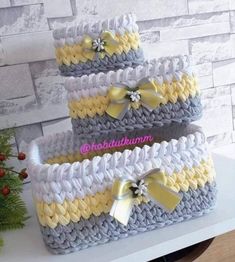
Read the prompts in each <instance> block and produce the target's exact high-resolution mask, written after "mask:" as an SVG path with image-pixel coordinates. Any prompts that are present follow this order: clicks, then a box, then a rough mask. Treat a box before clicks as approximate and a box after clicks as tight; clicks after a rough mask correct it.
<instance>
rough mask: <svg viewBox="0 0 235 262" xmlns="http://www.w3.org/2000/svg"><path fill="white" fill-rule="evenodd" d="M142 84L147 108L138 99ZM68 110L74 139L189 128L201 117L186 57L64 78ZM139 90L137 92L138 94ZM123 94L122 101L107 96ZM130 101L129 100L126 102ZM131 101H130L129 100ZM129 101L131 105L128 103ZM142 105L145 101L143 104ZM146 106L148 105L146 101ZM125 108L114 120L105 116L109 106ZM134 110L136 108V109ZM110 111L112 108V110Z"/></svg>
mask: <svg viewBox="0 0 235 262" xmlns="http://www.w3.org/2000/svg"><path fill="white" fill-rule="evenodd" d="M143 81H145V83H147V87H145V88H146V89H148V88H149V89H150V88H154V90H147V92H148V93H149V97H148V99H149V100H151V99H152V98H153V97H154V99H155V101H154V102H156V104H155V106H154V107H152V108H150V106H149V105H148V104H147V105H146V103H148V101H147V99H145V100H144V99H143V102H142V101H141V99H142V97H143V98H145V97H144V96H142V95H141V92H146V90H145V89H144V87H143V88H142V90H141V87H142V86H141V82H143ZM65 88H66V90H67V92H68V107H69V113H70V116H71V118H72V126H73V131H74V133H75V134H77V135H79V136H80V137H81V136H94V135H100V134H107V133H109V132H114V131H117V130H119V131H127V130H134V129H142V128H151V127H161V126H164V125H169V124H171V123H186V124H187V123H190V122H192V121H194V120H197V119H199V118H200V117H201V114H202V105H201V100H200V94H199V87H198V85H197V81H196V78H195V76H194V74H193V73H192V71H191V64H190V58H189V57H188V56H176V57H164V58H161V59H159V60H151V61H149V62H145V64H144V65H143V66H138V67H136V68H134V69H133V68H127V69H124V70H121V69H120V70H118V71H117V72H113V71H110V72H108V73H106V74H105V73H99V74H91V75H89V76H82V77H79V78H73V77H70V78H68V79H66V82H65ZM138 88H139V89H138ZM113 89H115V92H116V91H118V92H119V90H121V91H120V92H122V90H126V93H127V95H126V97H124V98H123V99H119V100H118V99H116V100H114V99H115V97H113V96H112V93H111V92H112V91H113ZM131 99H132V100H131ZM133 99H134V100H133ZM133 101H134V102H133ZM146 101H147V102H146ZM150 102H151V101H150ZM128 103H129V105H128V106H129V107H128V108H124V112H119V113H120V115H119V116H116V117H115V116H113V115H112V114H110V113H109V111H108V110H109V109H110V107H111V106H113V107H114V106H116V105H120V104H121V106H122V105H124V107H125V104H128ZM136 105H137V106H136ZM111 110H112V109H111Z"/></svg>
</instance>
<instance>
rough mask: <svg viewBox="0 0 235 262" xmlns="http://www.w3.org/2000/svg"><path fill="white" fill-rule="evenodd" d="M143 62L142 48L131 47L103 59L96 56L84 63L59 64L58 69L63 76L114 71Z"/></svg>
mask: <svg viewBox="0 0 235 262" xmlns="http://www.w3.org/2000/svg"><path fill="white" fill-rule="evenodd" d="M143 62H144V55H143V50H142V49H141V48H139V49H137V50H133V49H131V50H130V51H129V52H128V53H125V52H123V53H122V54H120V55H117V54H114V55H112V56H111V57H109V56H105V58H104V59H100V58H98V57H97V58H96V59H95V60H93V61H87V62H85V63H78V64H71V65H69V66H67V65H64V64H63V65H60V66H59V69H60V72H61V75H63V76H82V75H89V74H92V73H99V72H107V71H110V70H113V71H116V70H118V69H124V68H126V67H136V66H138V65H142V64H143Z"/></svg>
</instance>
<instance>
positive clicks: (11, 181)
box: [0, 130, 28, 247]
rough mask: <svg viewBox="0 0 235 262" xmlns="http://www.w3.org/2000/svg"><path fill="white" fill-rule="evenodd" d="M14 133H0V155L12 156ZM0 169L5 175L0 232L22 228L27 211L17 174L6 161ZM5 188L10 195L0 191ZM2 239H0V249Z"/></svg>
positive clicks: (0, 199)
mask: <svg viewBox="0 0 235 262" xmlns="http://www.w3.org/2000/svg"><path fill="white" fill-rule="evenodd" d="M13 134H14V132H13V131H12V130H7V131H4V132H2V133H0V153H1V154H4V155H5V156H7V158H8V156H11V155H12V147H11V144H10V141H11V138H12V136H13ZM0 168H2V169H3V170H4V171H5V175H4V176H3V177H0V232H1V231H6V230H12V229H18V228H22V227H23V226H24V224H25V221H26V220H27V219H28V216H27V209H26V206H25V203H24V201H23V200H22V199H21V195H20V193H21V192H22V190H23V183H22V180H21V179H20V177H19V175H18V173H17V172H16V171H14V169H13V168H12V167H8V166H7V164H6V161H0ZM5 186H7V187H8V188H9V190H10V193H9V194H7V195H4V194H3V193H2V189H3V188H4V187H5ZM2 245H3V239H2V238H1V237H0V247H1V246H2Z"/></svg>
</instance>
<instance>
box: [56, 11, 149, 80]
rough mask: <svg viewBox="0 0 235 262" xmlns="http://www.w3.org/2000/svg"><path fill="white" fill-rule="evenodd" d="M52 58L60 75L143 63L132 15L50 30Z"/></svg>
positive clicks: (83, 73)
mask: <svg viewBox="0 0 235 262" xmlns="http://www.w3.org/2000/svg"><path fill="white" fill-rule="evenodd" d="M53 36H54V39H55V48H56V59H57V63H58V64H59V69H60V72H61V74H62V75H64V76H81V75H85V74H87V75H89V74H91V73H98V72H101V71H109V70H117V69H119V68H125V67H128V66H131V67H135V66H137V65H139V64H142V63H143V60H144V57H143V52H142V49H141V48H140V37H139V33H138V26H137V24H136V17H135V15H133V14H127V15H122V16H120V17H115V18H113V19H107V20H104V21H99V22H96V23H93V24H85V23H80V24H79V25H77V26H71V27H64V28H60V29H56V30H54V33H53Z"/></svg>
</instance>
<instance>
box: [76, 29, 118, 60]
mask: <svg viewBox="0 0 235 262" xmlns="http://www.w3.org/2000/svg"><path fill="white" fill-rule="evenodd" d="M81 45H82V49H83V55H84V56H85V57H86V58H88V59H90V60H93V59H94V58H95V57H96V56H97V55H98V56H99V57H100V58H104V56H105V55H106V54H108V55H109V56H111V55H112V54H113V53H114V52H115V51H116V49H117V47H118V40H117V38H116V37H115V35H113V33H112V32H110V31H104V32H102V33H101V35H100V37H98V38H97V39H93V38H91V37H90V36H89V35H85V36H84V38H83V40H82V43H81Z"/></svg>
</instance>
